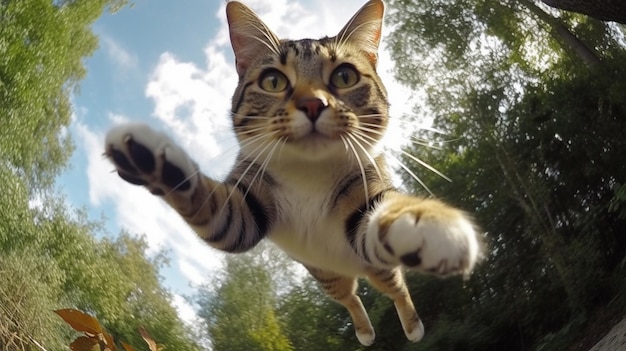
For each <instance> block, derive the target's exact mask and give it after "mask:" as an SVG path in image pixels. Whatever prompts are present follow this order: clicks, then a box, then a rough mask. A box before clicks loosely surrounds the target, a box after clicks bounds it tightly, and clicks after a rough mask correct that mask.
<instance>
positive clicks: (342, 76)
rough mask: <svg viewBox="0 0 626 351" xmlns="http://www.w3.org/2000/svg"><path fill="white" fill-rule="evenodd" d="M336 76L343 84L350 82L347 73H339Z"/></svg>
mask: <svg viewBox="0 0 626 351" xmlns="http://www.w3.org/2000/svg"><path fill="white" fill-rule="evenodd" d="M338 74H339V78H340V79H341V80H342V81H343V84H345V85H348V82H349V81H350V75H349V74H348V72H346V71H341V72H339V73H338Z"/></svg>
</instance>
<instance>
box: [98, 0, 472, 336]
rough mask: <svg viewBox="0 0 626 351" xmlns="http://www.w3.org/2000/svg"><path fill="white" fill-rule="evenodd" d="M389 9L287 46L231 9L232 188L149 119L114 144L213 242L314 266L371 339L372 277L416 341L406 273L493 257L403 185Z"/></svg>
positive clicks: (109, 142)
mask: <svg viewBox="0 0 626 351" xmlns="http://www.w3.org/2000/svg"><path fill="white" fill-rule="evenodd" d="M382 15H383V3H382V2H381V1H379V0H371V1H369V2H367V3H366V4H365V5H364V6H363V7H362V8H361V9H360V10H359V12H357V14H355V16H354V17H352V19H350V21H349V22H348V24H347V25H346V26H345V27H344V29H342V30H341V32H340V33H339V34H338V35H337V36H336V37H332V38H328V37H327V38H322V39H320V40H311V39H302V40H279V39H278V38H277V37H276V35H274V34H273V33H272V32H271V31H270V30H269V28H268V26H267V25H265V24H264V23H263V22H262V21H261V20H260V19H259V18H258V17H257V16H256V15H255V14H254V13H253V12H252V11H251V10H250V9H249V8H247V7H246V6H244V5H242V4H240V3H238V2H234V1H232V2H229V3H228V4H227V17H228V21H229V25H230V36H231V42H232V45H233V50H234V52H235V57H236V59H237V72H238V74H239V84H238V87H237V89H236V91H235V93H234V96H233V100H232V110H231V113H232V122H233V128H234V130H235V132H236V135H237V139H238V141H239V145H240V152H239V155H238V157H237V161H236V164H235V166H234V168H233V170H232V171H231V172H230V174H229V175H228V177H227V179H226V180H225V181H223V182H218V181H216V180H213V179H210V178H209V177H207V176H205V175H204V174H202V173H201V172H200V171H199V170H198V167H197V166H196V163H195V162H194V161H192V160H191V159H190V158H189V156H187V154H186V153H185V152H184V150H182V149H181V148H180V147H178V146H177V145H176V144H175V143H174V142H173V141H171V140H170V139H168V138H167V137H166V136H165V135H164V134H162V133H159V132H156V131H154V130H152V129H151V128H150V127H148V126H146V125H141V124H126V125H122V126H118V127H116V128H114V129H112V130H111V131H110V132H109V133H108V134H107V137H106V154H107V156H108V157H109V158H110V159H111V161H112V162H113V163H114V164H115V166H116V168H117V171H118V174H119V175H120V176H121V177H122V178H123V179H124V180H126V181H128V182H130V183H132V184H137V185H143V186H145V187H146V188H148V190H150V191H151V192H152V193H154V194H156V195H159V196H161V197H162V198H163V199H164V200H165V201H166V202H167V203H168V204H170V205H171V207H172V208H174V209H175V210H177V211H178V213H180V215H181V216H182V217H183V218H184V219H185V220H186V221H187V223H188V224H189V225H190V226H191V227H192V228H193V229H194V230H195V231H196V232H197V233H198V235H199V236H200V237H201V238H202V239H204V240H205V241H206V242H207V243H208V244H209V245H211V246H212V247H214V248H217V249H220V250H223V251H227V252H233V253H235V252H243V251H247V250H249V249H251V248H252V247H254V246H255V245H256V244H257V243H259V241H261V240H263V239H264V238H266V237H267V238H268V239H270V240H271V241H273V242H274V243H275V244H276V245H278V246H279V247H280V248H282V249H283V250H284V251H285V252H286V253H287V254H288V255H290V256H291V257H292V258H293V259H295V260H296V261H298V262H300V263H302V264H303V265H304V266H305V267H306V268H307V269H308V271H309V272H310V273H311V275H312V276H313V277H315V278H316V279H317V280H318V281H319V282H320V285H321V287H322V289H323V290H324V291H325V292H326V293H327V294H328V295H329V296H330V297H331V298H333V299H335V300H336V301H338V302H339V303H341V304H343V305H344V306H345V307H346V308H347V310H348V312H349V313H350V315H351V317H352V319H353V322H354V326H355V331H356V334H357V337H358V339H359V341H360V342H361V343H362V344H364V345H370V344H371V343H372V342H373V341H374V337H375V336H374V330H373V328H372V325H371V323H370V321H369V318H368V316H367V313H366V311H365V309H364V307H363V304H362V303H361V300H360V299H359V297H358V296H357V295H356V294H355V291H356V287H357V279H358V278H359V277H367V278H368V279H369V281H370V283H371V284H372V286H374V287H375V288H377V289H378V290H380V291H381V292H382V293H384V294H386V295H387V296H389V297H390V298H391V299H392V300H393V301H394V304H395V306H396V309H397V311H398V315H399V317H400V320H401V322H402V326H403V328H404V331H405V334H406V336H407V337H408V338H409V339H410V340H412V341H417V340H420V339H421V338H422V335H423V333H424V329H423V325H422V322H421V321H420V319H419V317H418V315H417V312H416V311H415V308H414V306H413V302H412V301H411V298H410V296H409V293H408V291H407V288H406V285H405V283H404V278H403V274H402V268H405V269H410V270H415V271H420V272H424V273H432V274H437V275H440V276H447V275H450V274H455V273H461V274H468V273H469V272H470V271H471V270H472V268H473V266H474V264H475V262H476V260H477V258H478V256H479V253H480V252H479V251H480V250H479V245H478V241H477V238H476V233H475V230H474V228H473V225H472V223H471V222H470V220H469V219H468V218H467V217H466V216H465V215H464V214H463V213H462V212H461V211H459V210H457V209H455V208H452V207H450V206H448V205H446V204H443V203H441V202H440V201H437V200H433V199H422V198H418V197H414V196H410V195H405V194H402V193H401V192H400V191H398V190H397V189H395V188H394V186H393V184H392V182H391V180H390V175H389V173H388V170H387V166H386V164H385V158H384V154H383V153H381V151H380V145H379V144H380V140H381V138H382V136H383V133H384V131H385V130H386V127H387V122H388V118H389V115H388V110H389V105H388V102H387V93H386V91H385V88H384V86H383V84H382V82H381V81H380V78H379V77H378V75H377V74H376V60H377V56H376V50H377V47H378V43H379V41H380V33H381V25H382Z"/></svg>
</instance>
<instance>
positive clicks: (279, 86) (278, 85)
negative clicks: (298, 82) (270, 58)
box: [259, 69, 289, 93]
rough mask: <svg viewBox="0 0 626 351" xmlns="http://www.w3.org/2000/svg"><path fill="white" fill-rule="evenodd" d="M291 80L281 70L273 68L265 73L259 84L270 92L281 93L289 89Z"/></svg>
mask: <svg viewBox="0 0 626 351" xmlns="http://www.w3.org/2000/svg"><path fill="white" fill-rule="evenodd" d="M288 85H289V81H288V80H287V77H286V76H285V75H284V74H282V73H281V72H279V71H277V70H275V69H271V70H268V71H266V72H265V73H263V75H262V76H261V79H260V80H259V86H260V87H261V89H263V90H265V91H267V92H270V93H280V92H281V91H283V90H285V89H287V86H288Z"/></svg>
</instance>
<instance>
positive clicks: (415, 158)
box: [361, 134, 452, 196]
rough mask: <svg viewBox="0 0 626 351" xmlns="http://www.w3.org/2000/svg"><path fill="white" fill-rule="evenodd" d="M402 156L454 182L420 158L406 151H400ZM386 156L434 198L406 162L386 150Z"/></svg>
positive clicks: (368, 137)
mask: <svg viewBox="0 0 626 351" xmlns="http://www.w3.org/2000/svg"><path fill="white" fill-rule="evenodd" d="M361 136H362V137H364V138H367V139H370V140H371V141H373V142H376V139H374V138H372V137H371V136H369V135H367V134H361ZM399 151H400V152H401V153H402V154H404V155H406V156H407V157H409V158H410V159H412V160H414V161H415V162H417V163H419V164H420V165H421V166H423V167H425V168H426V169H428V170H429V171H431V172H433V173H435V174H437V175H438V176H440V177H442V178H443V179H445V180H447V181H449V182H451V181H452V180H451V179H450V178H449V177H447V176H446V175H444V174H443V173H441V172H440V171H439V170H437V169H436V168H435V167H433V166H431V165H429V164H428V163H426V162H424V161H422V160H420V159H419V158H417V157H415V156H414V155H411V154H410V153H408V152H406V151H404V150H399ZM384 152H385V155H387V156H389V157H391V158H393V159H394V160H395V161H396V162H397V163H398V164H399V165H400V167H402V169H404V170H405V171H406V172H407V173H408V174H409V175H411V177H413V179H415V180H416V181H417V182H418V183H419V184H420V185H421V186H422V187H424V189H426V191H428V192H429V193H430V194H431V195H433V196H434V194H433V193H432V192H431V191H430V189H429V188H428V187H427V186H426V184H425V183H424V181H422V180H421V179H420V178H419V177H418V176H417V175H415V173H413V172H412V171H411V170H410V169H409V168H408V167H407V166H406V165H405V164H404V162H402V161H401V160H400V159H398V158H397V157H396V156H394V155H393V154H392V153H391V152H389V151H388V150H385V151H384Z"/></svg>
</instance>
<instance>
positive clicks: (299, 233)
mask: <svg viewBox="0 0 626 351" xmlns="http://www.w3.org/2000/svg"><path fill="white" fill-rule="evenodd" d="M320 171H321V172H324V170H320ZM320 171H318V172H312V173H308V174H307V175H306V176H305V175H304V174H301V175H294V174H291V175H292V176H296V177H297V179H288V180H286V181H283V182H281V183H282V186H280V188H279V189H277V191H276V193H275V196H276V200H277V201H276V203H277V206H278V218H277V223H276V224H275V226H274V230H273V231H272V232H271V233H270V234H269V239H270V240H272V241H273V242H274V243H275V244H276V245H278V246H279V247H280V248H281V249H282V250H284V251H285V252H286V253H287V254H288V255H289V256H291V257H292V258H294V259H295V260H297V261H299V262H301V263H303V264H305V265H308V266H312V267H316V268H322V269H327V270H331V271H334V272H337V273H341V274H345V275H350V276H354V275H362V274H363V273H364V268H365V266H364V263H363V262H362V260H361V259H360V258H359V257H358V256H357V255H356V254H355V253H354V251H353V250H352V248H351V247H350V245H349V244H348V242H347V240H346V236H345V219H344V218H341V217H340V216H339V215H337V213H333V211H332V209H331V208H330V207H331V205H332V204H331V203H330V202H331V197H332V194H333V190H334V189H333V186H334V183H335V182H334V181H333V180H332V178H334V177H333V176H332V174H328V173H325V174H320V173H319V172H320ZM329 171H330V170H329ZM330 172H332V171H330Z"/></svg>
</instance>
